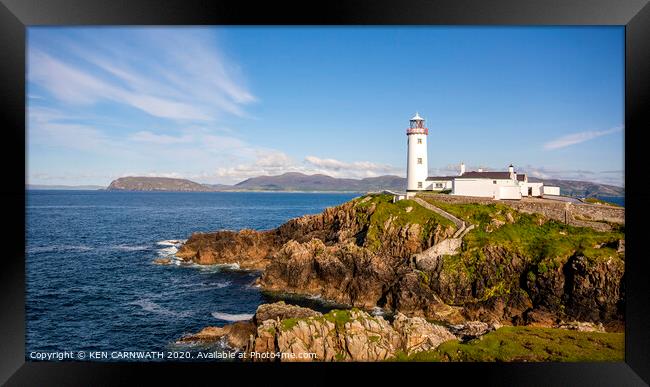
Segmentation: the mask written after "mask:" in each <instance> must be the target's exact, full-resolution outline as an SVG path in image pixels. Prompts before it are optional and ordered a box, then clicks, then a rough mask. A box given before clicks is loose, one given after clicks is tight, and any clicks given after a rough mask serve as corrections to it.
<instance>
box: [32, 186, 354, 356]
mask: <svg viewBox="0 0 650 387" xmlns="http://www.w3.org/2000/svg"><path fill="white" fill-rule="evenodd" d="M356 196H358V194H355V193H286V192H205V193H204V192H192V193H172V192H114V191H61V190H29V191H27V194H26V198H27V205H26V242H27V243H26V265H25V266H26V273H25V274H26V300H25V301H26V302H25V304H26V306H25V307H26V337H25V342H26V353H25V357H26V360H27V361H38V360H50V361H58V360H63V361H65V360H75V361H77V360H86V361H88V360H97V361H147V360H175V361H182V360H183V358H184V356H186V355H184V353H189V352H190V351H192V352H191V353H192V354H194V353H197V352H200V351H202V350H206V349H208V350H213V349H215V348H216V349H219V348H221V349H223V348H222V347H223V346H224V343H214V344H210V346H209V348H203V347H199V348H196V347H192V346H193V344H180V343H177V341H178V339H179V338H181V337H182V336H183V335H186V334H190V333H196V332H197V331H199V330H201V329H202V328H204V327H206V326H223V325H225V324H228V323H232V322H233V321H240V320H246V319H250V318H251V317H252V315H253V314H254V313H255V310H256V309H257V307H258V306H259V305H260V304H262V303H265V302H273V301H276V300H278V299H279V298H278V296H277V295H269V294H264V293H262V292H261V291H260V289H259V288H257V287H255V286H254V284H253V283H254V281H255V279H256V278H257V277H258V276H259V275H260V273H259V272H255V271H244V270H239V269H238V268H237V267H234V266H214V265H212V266H201V265H175V264H172V265H158V264H155V263H154V262H153V261H154V260H155V259H157V258H163V257H170V256H173V254H174V253H175V252H176V251H177V249H178V248H179V247H180V243H182V242H183V241H184V240H186V239H187V238H188V237H189V236H190V235H191V234H192V233H194V232H208V231H215V230H224V229H227V230H240V229H244V228H249V229H255V230H266V229H272V228H274V227H277V226H279V225H280V224H282V223H284V222H286V221H287V220H289V219H291V218H294V217H299V216H302V215H306V214H316V213H320V212H321V211H322V210H323V209H325V208H326V207H331V206H336V205H338V204H341V203H343V202H346V201H348V200H350V199H352V198H354V197H356ZM293 301H294V302H293V303H298V304H305V305H308V306H311V307H314V308H316V309H322V310H323V311H324V310H327V308H328V305H327V304H323V303H321V302H319V301H318V300H309V299H305V300H293ZM216 349H215V351H216ZM62 353H65V354H68V353H70V354H71V355H70V356H71V357H66V355H65V354H64V355H62ZM146 353H158V355H157V356H155V357H153V358H146V357H145V356H146ZM161 353H163V354H165V356H164V357H160V354H161ZM168 353H173V356H181V358H175V359H170V358H168V357H167V354H168ZM178 353H180V354H181V355H177V354H178ZM143 354H145V355H143ZM93 355H95V358H93ZM97 356H99V357H97ZM115 356H117V357H115ZM131 356H135V358H133V357H131ZM195 360H196V359H195Z"/></svg>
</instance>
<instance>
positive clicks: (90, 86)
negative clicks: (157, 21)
mask: <svg viewBox="0 0 650 387" xmlns="http://www.w3.org/2000/svg"><path fill="white" fill-rule="evenodd" d="M59 43H61V42H59ZM61 44H63V46H64V47H67V50H66V52H65V53H64V54H65V56H62V53H59V52H57V51H54V50H48V48H47V47H43V46H40V47H30V52H29V66H28V80H29V81H30V82H33V83H35V84H38V85H40V86H42V87H44V88H45V89H46V90H47V91H48V92H49V93H51V94H52V95H53V96H54V97H55V98H57V99H59V100H60V101H61V102H64V103H66V104H79V105H88V104H94V103H97V102H100V101H106V100H109V101H111V102H112V103H118V104H123V105H127V106H131V107H133V108H135V109H138V110H140V111H143V112H145V113H148V114H150V115H152V116H155V117H160V118H168V119H174V120H198V121H210V120H215V119H216V118H217V117H218V116H219V115H220V114H223V113H226V114H234V115H237V116H244V115H245V113H244V111H243V109H242V107H243V106H244V105H246V104H248V103H251V102H254V101H256V97H255V96H254V95H253V94H252V93H251V92H250V91H248V90H247V88H246V87H245V86H244V84H243V83H244V82H243V81H242V76H241V75H240V74H239V73H240V72H241V71H239V70H238V67H237V66H236V65H234V64H233V63H231V62H230V61H229V60H228V59H227V58H226V57H225V55H224V54H223V53H222V52H220V51H219V48H218V46H217V44H216V41H215V40H214V38H213V36H212V34H211V33H210V31H208V30H206V29H201V28H183V29H171V30H170V29H157V28H147V29H135V30H130V31H128V32H123V31H117V32H116V33H115V35H114V36H112V37H111V39H107V38H106V37H105V36H104V39H100V38H95V39H91V40H90V42H86V44H85V45H84V46H80V45H79V44H77V43H75V42H70V41H65V40H64V41H63V43H61ZM62 58H65V59H62Z"/></svg>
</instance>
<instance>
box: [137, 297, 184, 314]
mask: <svg viewBox="0 0 650 387" xmlns="http://www.w3.org/2000/svg"><path fill="white" fill-rule="evenodd" d="M129 305H137V306H139V307H141V308H142V309H143V310H145V311H147V312H151V313H156V314H161V315H164V316H174V317H188V316H190V315H191V314H192V313H191V312H187V311H186V312H175V311H173V310H170V309H167V308H165V307H163V306H160V305H158V304H156V303H155V302H153V301H151V300H150V299H148V298H143V299H139V300H136V301H133V302H130V303H129Z"/></svg>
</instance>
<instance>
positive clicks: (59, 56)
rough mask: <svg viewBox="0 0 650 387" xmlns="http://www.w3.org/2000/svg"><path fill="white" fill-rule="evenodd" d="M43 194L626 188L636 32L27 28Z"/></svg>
mask: <svg viewBox="0 0 650 387" xmlns="http://www.w3.org/2000/svg"><path fill="white" fill-rule="evenodd" d="M27 108H28V109H27V112H28V119H27V141H28V149H27V176H28V182H29V183H30V184H69V185H76V184H98V185H107V184H108V183H110V181H111V180H113V179H115V178H118V177H121V176H129V175H140V176H169V177H183V178H189V179H191V180H195V181H199V182H205V183H227V184H231V183H235V182H238V181H241V180H243V179H246V178H248V177H253V176H259V175H277V174H281V173H284V172H292V171H295V172H303V173H308V174H311V173H324V174H327V175H331V176H336V177H352V178H361V177H369V176H378V175H384V174H396V175H400V176H405V174H406V135H405V128H406V127H407V125H408V119H409V118H410V117H411V116H412V115H413V114H414V113H415V111H418V112H419V113H420V115H422V116H423V117H424V118H425V119H426V120H427V126H428V127H429V130H430V132H429V133H430V134H429V169H430V173H431V174H447V173H449V174H455V173H456V171H457V169H458V164H459V163H460V162H461V161H463V162H465V164H467V165H468V168H469V169H470V170H471V169H474V168H478V167H483V168H486V169H488V170H490V169H491V170H504V169H505V168H506V167H507V165H508V164H510V163H513V164H514V165H515V167H516V169H517V171H521V172H527V173H529V174H530V175H533V176H539V177H548V178H565V179H576V180H589V181H596V182H602V183H608V184H615V185H623V180H624V170H623V167H624V143H623V139H624V29H623V27H381V28H380V27H349V28H341V27H286V28H280V27H254V28H253V27H169V28H167V27H165V28H153V27H135V28H134V27H131V28H123V27H120V28H112V27H111V28H109V27H94V28H88V27H85V28H80V27H29V28H28V64H27Z"/></svg>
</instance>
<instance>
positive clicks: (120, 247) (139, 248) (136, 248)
mask: <svg viewBox="0 0 650 387" xmlns="http://www.w3.org/2000/svg"><path fill="white" fill-rule="evenodd" d="M150 248H151V246H145V245H136V246H129V245H124V244H122V245H117V246H112V249H114V250H121V251H144V250H149V249H150Z"/></svg>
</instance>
